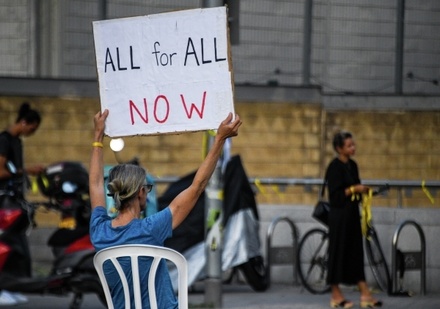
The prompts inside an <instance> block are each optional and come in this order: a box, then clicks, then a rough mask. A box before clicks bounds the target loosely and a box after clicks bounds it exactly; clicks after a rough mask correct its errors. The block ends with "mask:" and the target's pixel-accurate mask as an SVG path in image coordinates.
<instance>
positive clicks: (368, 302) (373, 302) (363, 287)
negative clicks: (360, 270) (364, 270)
mask: <svg viewBox="0 0 440 309" xmlns="http://www.w3.org/2000/svg"><path fill="white" fill-rule="evenodd" d="M358 287H359V292H360V293H361V307H362V308H365V307H367V308H373V307H381V306H382V302H381V301H378V300H377V299H375V298H374V297H373V296H372V295H371V292H370V289H369V288H368V285H367V283H366V282H365V281H359V282H358Z"/></svg>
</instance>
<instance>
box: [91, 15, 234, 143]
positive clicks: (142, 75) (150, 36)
mask: <svg viewBox="0 0 440 309" xmlns="http://www.w3.org/2000/svg"><path fill="white" fill-rule="evenodd" d="M93 33H94V40H95V53H96V63H97V72H98V79H99V91H100V99H101V109H102V110H104V109H108V110H109V111H110V113H109V116H108V118H107V122H106V132H105V133H106V134H107V135H108V136H110V137H121V136H133V135H147V134H161V133H177V132H185V131H201V130H210V129H217V127H218V125H219V124H220V122H221V121H222V120H223V119H224V118H226V116H227V115H228V113H229V112H232V113H234V104H233V82H232V72H231V71H232V70H231V66H232V65H231V59H230V50H229V48H230V44H229V40H228V31H227V14H226V8H225V7H216V8H205V9H194V10H182V11H175V12H170V13H161V14H154V15H147V16H139V17H130V18H121V19H113V20H104V21H96V22H93Z"/></svg>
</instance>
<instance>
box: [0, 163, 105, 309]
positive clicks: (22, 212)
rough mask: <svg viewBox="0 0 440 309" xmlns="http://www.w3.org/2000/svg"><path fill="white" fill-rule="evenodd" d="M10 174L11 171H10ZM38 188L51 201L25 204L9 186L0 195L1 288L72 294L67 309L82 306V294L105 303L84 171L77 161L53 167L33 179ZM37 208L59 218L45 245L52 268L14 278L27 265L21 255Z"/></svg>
mask: <svg viewBox="0 0 440 309" xmlns="http://www.w3.org/2000/svg"><path fill="white" fill-rule="evenodd" d="M10 170H11V171H13V167H12V169H10ZM36 184H37V187H38V189H39V190H40V192H41V193H42V194H43V195H44V196H45V197H47V198H48V199H49V201H47V202H36V203H31V202H28V201H26V200H25V199H24V198H23V197H22V195H21V194H17V193H16V192H15V191H14V188H12V187H11V188H8V189H6V190H2V191H1V192H0V202H1V203H0V290H7V291H9V292H19V293H24V294H40V295H41V294H42V295H44V294H50V295H58V296H68V295H70V294H73V299H72V301H71V303H70V307H69V308H71V309H77V308H80V307H81V303H82V299H83V295H84V294H85V293H95V294H97V296H98V298H99V299H100V301H101V302H102V303H103V304H104V305H105V304H106V301H105V296H104V292H103V290H102V286H101V283H100V280H99V278H98V275H97V273H96V270H95V268H94V266H93V257H94V255H95V249H94V247H93V245H92V244H91V242H90V236H89V220H90V215H91V208H90V201H89V196H88V172H87V170H86V169H85V168H84V167H83V165H82V164H81V163H78V162H59V163H55V164H52V165H50V166H48V167H47V168H46V170H45V172H44V173H42V174H40V175H39V176H37V178H36ZM41 206H42V207H45V208H46V209H49V210H55V211H57V212H59V213H60V214H61V222H60V224H59V226H58V228H57V229H56V230H55V231H54V232H53V233H52V234H51V236H50V238H49V240H48V242H47V244H48V246H49V247H50V248H51V249H52V253H53V256H54V260H53V263H52V265H51V270H50V272H49V273H48V275H46V276H43V277H33V276H31V277H27V276H17V275H16V273H17V269H20V267H26V265H25V264H26V263H24V264H23V263H22V262H21V261H22V260H23V259H22V258H20V257H22V256H23V254H24V253H26V252H29V245H28V243H27V240H26V239H24V240H23V238H26V237H25V235H26V232H27V231H28V230H29V229H32V228H35V227H36V223H35V220H34V215H35V211H36V209H37V208H38V207H41ZM20 235H21V236H20ZM23 236H24V237H23ZM20 238H21V240H20Z"/></svg>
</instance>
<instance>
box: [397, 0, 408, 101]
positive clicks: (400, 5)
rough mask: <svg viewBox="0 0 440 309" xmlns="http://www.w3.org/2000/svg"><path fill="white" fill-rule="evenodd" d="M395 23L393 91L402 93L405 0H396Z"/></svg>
mask: <svg viewBox="0 0 440 309" xmlns="http://www.w3.org/2000/svg"><path fill="white" fill-rule="evenodd" d="M396 24H397V25H396V63H395V68H394V69H395V74H394V88H395V89H394V91H395V92H396V94H402V78H403V41H404V25H405V0H397V19H396Z"/></svg>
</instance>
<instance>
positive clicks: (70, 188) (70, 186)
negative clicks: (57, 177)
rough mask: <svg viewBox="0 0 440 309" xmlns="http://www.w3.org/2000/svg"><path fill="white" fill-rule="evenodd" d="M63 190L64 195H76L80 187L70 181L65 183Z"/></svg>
mask: <svg viewBox="0 0 440 309" xmlns="http://www.w3.org/2000/svg"><path fill="white" fill-rule="evenodd" d="M62 189H63V192H64V193H67V194H69V193H74V192H75V191H76V189H78V186H77V185H76V184H74V183H72V182H70V181H65V182H63V185H62Z"/></svg>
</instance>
